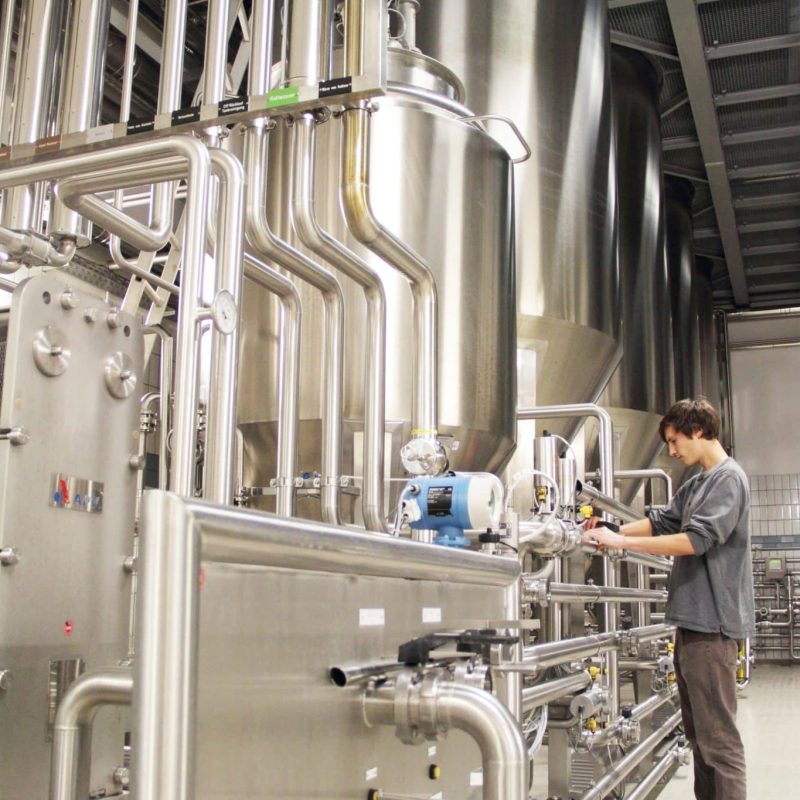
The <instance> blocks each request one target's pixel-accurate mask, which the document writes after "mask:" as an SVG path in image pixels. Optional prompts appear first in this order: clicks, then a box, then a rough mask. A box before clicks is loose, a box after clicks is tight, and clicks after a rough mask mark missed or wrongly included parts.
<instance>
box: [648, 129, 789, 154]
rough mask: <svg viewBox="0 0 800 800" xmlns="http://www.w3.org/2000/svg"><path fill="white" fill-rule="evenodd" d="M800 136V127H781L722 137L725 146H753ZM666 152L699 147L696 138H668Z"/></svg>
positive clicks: (663, 140) (732, 133)
mask: <svg viewBox="0 0 800 800" xmlns="http://www.w3.org/2000/svg"><path fill="white" fill-rule="evenodd" d="M798 136H800V125H779V126H778V127H776V128H759V129H756V130H750V131H731V132H730V133H725V134H723V135H722V143H723V144H724V145H730V146H733V145H737V144H753V143H757V142H766V141H775V140H776V139H795V138H797V137H798ZM661 145H662V149H663V150H664V151H670V150H691V149H692V148H693V147H699V146H700V142H699V140H698V139H697V137H696V136H691V135H690V136H668V137H666V138H665V139H662V141H661Z"/></svg>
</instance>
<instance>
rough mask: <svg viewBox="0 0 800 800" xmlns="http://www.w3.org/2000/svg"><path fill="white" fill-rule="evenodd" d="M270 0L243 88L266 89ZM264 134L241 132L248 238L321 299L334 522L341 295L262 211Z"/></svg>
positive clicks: (325, 466)
mask: <svg viewBox="0 0 800 800" xmlns="http://www.w3.org/2000/svg"><path fill="white" fill-rule="evenodd" d="M273 12H274V0H264V2H258V3H256V4H255V5H254V8H253V23H252V41H251V48H252V50H251V57H250V66H249V68H248V76H249V77H248V91H249V94H251V95H259V94H262V95H263V94H266V93H267V91H268V90H269V76H270V68H271V61H272V20H273V16H274V14H273ZM268 152H269V134H268V130H267V128H266V127H265V123H264V122H263V121H257V122H256V123H255V124H254V125H253V126H252V127H250V128H248V129H247V132H246V134H245V171H246V173H247V220H246V234H247V239H248V242H249V243H250V244H251V246H252V247H253V248H254V249H255V250H257V251H258V252H259V253H260V254H261V255H263V256H264V257H265V258H267V259H269V260H270V261H273V262H274V263H275V264H276V265H278V266H280V267H283V268H284V269H286V270H288V271H289V272H291V273H292V274H293V275H296V276H297V277H298V278H300V279H301V280H303V281H306V282H307V283H308V284H310V285H311V286H313V287H314V288H315V289H317V290H318V291H319V292H320V293H321V294H322V299H323V303H324V314H325V320H324V327H325V350H324V354H323V368H322V375H321V376H320V379H321V382H322V392H321V396H322V398H323V407H322V414H321V416H322V469H321V472H322V486H321V489H320V491H321V498H320V500H321V507H322V518H323V519H324V520H325V521H326V522H328V523H330V524H338V523H339V521H340V516H339V494H340V493H339V478H340V473H341V458H342V456H341V449H342V443H341V435H342V434H341V429H342V395H343V391H344V390H343V383H342V372H343V364H342V362H343V347H344V345H343V341H344V298H343V296H342V290H341V287H340V286H339V282H338V281H337V280H336V278H335V277H334V276H333V275H332V274H331V273H330V272H329V271H328V270H326V269H324V268H323V267H322V266H320V265H319V264H317V263H315V262H314V261H312V260H311V259H309V258H308V257H307V256H305V255H303V254H302V253H301V252H300V251H299V250H296V249H295V248H294V247H292V246H291V245H289V244H288V242H285V241H283V240H281V239H279V238H278V237H277V236H276V235H275V233H274V232H273V231H272V230H271V228H270V226H269V222H268V220H267V216H266V188H265V187H266V184H267V180H268V173H267V170H268V167H269V164H268Z"/></svg>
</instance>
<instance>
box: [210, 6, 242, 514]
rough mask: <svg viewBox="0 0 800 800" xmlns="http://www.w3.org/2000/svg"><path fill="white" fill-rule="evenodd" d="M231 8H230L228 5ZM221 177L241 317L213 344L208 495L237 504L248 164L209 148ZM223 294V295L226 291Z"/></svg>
mask: <svg viewBox="0 0 800 800" xmlns="http://www.w3.org/2000/svg"><path fill="white" fill-rule="evenodd" d="M226 11H227V8H226ZM209 155H210V156H211V169H212V173H213V175H214V176H215V177H216V178H217V182H218V184H219V186H218V195H219V198H218V202H219V205H218V211H217V215H218V222H217V226H216V230H217V237H216V242H215V247H214V258H215V261H216V270H215V282H214V291H215V295H216V297H217V298H219V297H220V296H221V293H227V295H229V296H230V297H231V298H232V299H233V305H234V308H235V312H234V313H235V314H236V319H235V321H234V322H233V324H232V325H231V327H232V330H230V331H229V332H228V331H226V332H222V331H218V333H219V335H217V336H214V337H213V339H212V342H211V372H210V375H209V404H208V420H207V434H206V465H205V479H204V484H203V496H204V497H205V498H206V499H207V500H212V501H214V502H216V503H223V504H225V503H231V502H233V493H234V485H233V484H234V473H235V467H236V465H235V461H236V407H237V406H236V401H237V387H238V378H239V322H240V320H239V314H240V309H241V302H242V271H243V269H242V257H243V241H244V168H243V167H242V164H241V162H240V161H239V159H238V158H236V156H234V155H232V154H231V153H227V152H225V151H224V150H220V149H219V148H216V147H215V148H210V149H209ZM222 296H224V295H222Z"/></svg>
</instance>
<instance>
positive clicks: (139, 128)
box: [127, 117, 156, 136]
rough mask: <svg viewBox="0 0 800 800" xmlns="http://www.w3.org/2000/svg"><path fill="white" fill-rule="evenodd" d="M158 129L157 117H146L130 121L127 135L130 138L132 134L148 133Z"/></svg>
mask: <svg viewBox="0 0 800 800" xmlns="http://www.w3.org/2000/svg"><path fill="white" fill-rule="evenodd" d="M155 129H156V120H155V117H145V118H143V119H131V120H128V127H127V133H128V136H130V135H131V134H132V133H148V132H149V131H154V130H155Z"/></svg>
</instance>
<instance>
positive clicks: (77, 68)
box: [47, 0, 111, 247]
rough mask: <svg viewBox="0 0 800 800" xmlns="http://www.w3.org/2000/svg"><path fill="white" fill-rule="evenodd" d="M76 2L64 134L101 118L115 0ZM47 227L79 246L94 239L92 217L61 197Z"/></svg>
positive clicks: (67, 63)
mask: <svg viewBox="0 0 800 800" xmlns="http://www.w3.org/2000/svg"><path fill="white" fill-rule="evenodd" d="M72 5H73V8H72V12H71V13H72V19H71V20H70V30H69V34H68V35H67V48H66V53H65V58H64V62H65V63H64V72H63V79H62V84H61V98H60V100H61V129H60V133H61V134H62V135H63V134H69V133H77V132H79V131H85V130H88V129H89V128H91V127H93V126H95V125H96V124H97V122H98V120H99V117H100V100H101V98H102V96H103V70H104V68H105V53H106V39H107V38H108V21H109V17H110V14H111V0H77V2H75V3H73V4H72ZM47 231H48V233H49V234H50V236H51V237H53V238H59V239H75V240H76V241H77V243H78V246H79V247H85V246H86V245H88V244H89V243H90V242H91V224H89V222H88V220H85V219H84V220H82V219H79V217H78V215H77V214H76V213H75V211H73V210H71V209H67V208H64V206H63V205H62V204H61V203H60V202H58V201H56V202H53V203H52V207H51V209H50V219H49V220H48V223H47Z"/></svg>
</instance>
